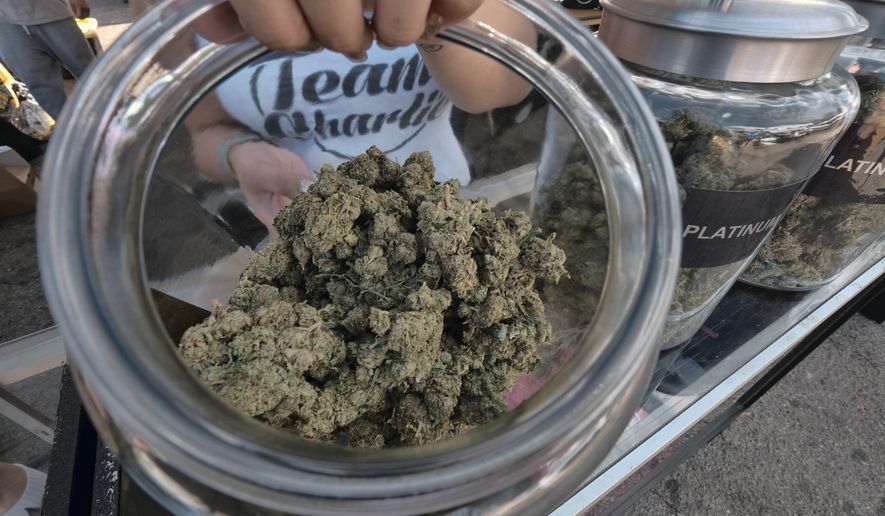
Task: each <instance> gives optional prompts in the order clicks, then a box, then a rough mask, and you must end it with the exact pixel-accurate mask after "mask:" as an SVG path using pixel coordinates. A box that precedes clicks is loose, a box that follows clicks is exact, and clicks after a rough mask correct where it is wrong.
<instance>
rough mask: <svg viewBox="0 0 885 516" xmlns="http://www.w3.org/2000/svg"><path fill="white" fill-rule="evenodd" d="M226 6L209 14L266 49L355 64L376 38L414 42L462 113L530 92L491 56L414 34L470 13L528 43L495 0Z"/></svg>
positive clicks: (526, 25)
mask: <svg viewBox="0 0 885 516" xmlns="http://www.w3.org/2000/svg"><path fill="white" fill-rule="evenodd" d="M229 5H230V7H229V8H228V7H226V9H232V12H229V14H228V15H227V16H218V17H217V19H219V20H221V19H223V18H224V19H227V20H228V22H227V23H234V24H239V25H240V26H241V28H242V30H245V31H246V32H248V33H249V34H251V35H252V36H254V37H255V38H256V39H258V40H259V41H260V42H262V43H263V44H264V45H265V46H267V47H268V48H271V49H273V50H298V49H303V48H305V47H313V46H316V45H317V44H319V45H321V46H323V47H325V48H327V49H329V50H333V51H336V52H340V53H342V54H345V55H347V56H349V57H351V58H352V59H355V60H358V61H359V60H364V59H365V57H366V51H367V50H368V48H369V47H370V46H371V45H372V42H373V40H376V39H377V41H378V43H379V44H381V45H384V46H388V47H401V46H407V45H411V44H415V43H418V44H419V46H420V47H421V49H422V50H421V52H422V54H423V55H424V58H425V62H426V63H427V67H428V69H429V70H430V72H431V74H432V75H433V78H434V79H435V80H436V81H437V82H438V83H439V84H440V86H441V87H442V89H443V91H444V92H445V93H446V95H447V96H448V97H449V98H450V99H452V101H453V102H454V103H455V105H457V106H458V107H460V108H462V109H464V110H466V111H471V112H482V111H487V110H489V109H492V108H496V107H502V106H508V105H512V104H515V103H517V102H519V101H520V100H522V99H523V98H525V96H526V95H528V93H529V92H530V91H531V86H529V84H528V83H527V82H526V81H525V80H523V79H521V78H519V76H517V75H516V74H515V73H513V72H511V71H509V70H508V69H507V68H506V67H504V66H503V65H500V64H498V63H496V62H495V61H493V60H492V59H491V58H488V57H485V56H483V55H481V54H479V53H477V52H474V51H472V50H468V49H465V48H462V47H459V46H457V45H454V44H450V43H444V42H442V41H441V40H438V39H436V38H432V37H431V38H429V39H422V36H424V35H425V34H426V33H427V32H428V31H429V32H435V31H438V30H440V29H442V28H443V27H447V26H451V25H454V24H456V23H458V22H460V21H461V20H464V19H466V18H468V17H472V18H473V19H475V20H478V21H485V22H487V23H489V24H490V25H492V26H493V27H495V29H497V30H499V31H501V32H504V33H506V34H508V35H510V36H512V37H514V38H516V39H518V40H520V41H522V42H523V43H526V44H528V45H530V46H532V47H534V46H535V45H536V42H537V35H536V33H535V30H534V27H533V26H532V24H531V22H529V21H528V20H526V19H525V18H523V17H522V16H520V15H518V14H516V13H515V12H514V11H513V10H512V9H510V8H509V7H506V6H504V5H503V4H501V3H499V2H497V1H490V2H485V3H484V2H483V0H375V1H374V2H372V1H364V0H335V1H334V2H330V1H328V0H230V4H229ZM367 9H369V10H372V11H373V15H372V20H371V23H370V22H369V21H367V20H366V19H365V18H364V14H363V13H364V12H365V11H366V10H367ZM239 28H240V27H237V29H239ZM217 29H218V27H217V26H216V27H213V30H217ZM230 30H231V31H232V32H236V30H234V29H233V28H230ZM221 32H224V31H221Z"/></svg>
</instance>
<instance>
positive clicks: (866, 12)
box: [844, 0, 885, 39]
mask: <svg viewBox="0 0 885 516" xmlns="http://www.w3.org/2000/svg"><path fill="white" fill-rule="evenodd" d="M844 1H845V3H846V4H848V5H850V6H851V7H853V8H854V10H855V11H857V13H858V14H860V15H861V16H863V17H864V18H866V19H867V21H868V22H870V28H869V29H867V31H866V32H865V33H864V34H866V35H867V36H870V37H873V38H876V39H885V0H844Z"/></svg>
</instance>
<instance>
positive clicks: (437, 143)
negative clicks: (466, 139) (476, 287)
mask: <svg viewBox="0 0 885 516" xmlns="http://www.w3.org/2000/svg"><path fill="white" fill-rule="evenodd" d="M217 92H218V96H219V98H220V99H221V103H222V105H223V106H224V108H225V109H226V110H227V111H228V113H230V115H231V116H233V117H234V118H235V119H237V120H239V121H240V122H241V123H243V124H244V125H246V126H247V127H249V128H250V129H251V130H253V131H255V132H256V133H258V134H260V135H262V136H263V137H264V138H267V139H268V140H270V141H272V142H274V143H275V144H277V145H279V146H281V147H285V148H287V149H289V150H291V151H293V152H295V153H296V154H298V155H299V156H301V158H302V159H303V160H304V161H305V162H306V163H307V165H308V166H309V167H310V168H311V170H314V171H316V170H319V168H320V167H321V166H322V165H323V164H325V163H330V164H332V165H333V166H337V165H338V164H340V163H342V162H344V161H346V160H348V159H351V158H352V157H354V156H357V155H359V154H361V153H363V152H365V150H366V149H367V148H369V147H370V146H372V145H376V146H377V147H379V148H380V149H381V150H382V151H384V152H385V153H386V154H387V156H388V157H389V158H391V159H394V160H396V161H398V162H400V163H402V162H403V161H405V159H406V158H408V157H409V155H410V154H411V153H413V152H416V151H424V150H427V151H430V152H431V153H432V154H433V159H434V163H435V164H436V169H437V173H436V179H437V180H439V181H445V180H447V179H458V180H460V181H461V184H464V185H466V184H467V183H469V181H470V175H469V169H468V165H467V160H466V158H465V157H464V153H463V151H462V150H461V146H460V145H459V144H458V141H457V139H456V138H455V135H454V133H453V132H452V126H451V122H450V116H451V112H452V103H451V101H449V99H448V98H446V97H445V95H444V94H443V92H442V91H441V90H440V88H439V85H438V84H437V83H436V81H434V80H433V78H431V76H430V73H429V72H428V70H427V68H426V67H425V66H424V62H423V60H422V59H421V55H420V54H419V53H418V51H417V49H416V48H415V47H414V46H409V47H403V48H398V49H395V50H384V49H381V48H379V47H378V46H377V45H373V46H372V48H371V49H369V51H368V60H367V61H366V62H365V63H355V62H353V61H350V60H349V59H347V58H346V57H344V56H343V55H341V54H338V53H334V52H329V51H321V52H317V53H314V54H309V55H294V54H293V55H283V56H279V55H275V56H273V57H272V58H271V59H267V60H264V61H260V62H256V63H252V64H250V65H249V66H248V67H246V68H245V69H243V70H241V71H240V72H238V73H236V74H234V75H233V76H232V77H230V78H229V79H227V80H226V81H224V82H223V83H222V84H221V85H220V86H219V87H218V89H217Z"/></svg>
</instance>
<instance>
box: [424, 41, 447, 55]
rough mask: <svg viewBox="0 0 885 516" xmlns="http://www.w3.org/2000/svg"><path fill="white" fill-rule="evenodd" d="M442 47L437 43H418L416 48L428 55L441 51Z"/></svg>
mask: <svg viewBox="0 0 885 516" xmlns="http://www.w3.org/2000/svg"><path fill="white" fill-rule="evenodd" d="M442 47H443V46H442V45H439V44H437V43H418V48H420V49H421V50H423V51H425V52H427V53H430V54H433V53H436V52H439V51H440V50H442Z"/></svg>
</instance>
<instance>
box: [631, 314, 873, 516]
mask: <svg viewBox="0 0 885 516" xmlns="http://www.w3.org/2000/svg"><path fill="white" fill-rule="evenodd" d="M883 370H885V327H883V326H882V325H879V324H876V323H874V322H872V321H870V320H869V319H866V318H864V317H862V316H859V315H856V316H854V317H853V318H851V319H850V320H849V321H848V322H846V323H845V325H843V326H842V327H841V328H840V329H839V330H838V331H837V332H836V333H835V334H833V335H832V336H831V337H830V338H829V339H827V341H825V342H824V343H823V344H821V346H820V347H819V348H818V349H817V350H815V351H814V352H813V353H811V355H809V356H808V357H807V358H806V359H805V360H804V361H803V362H802V363H801V364H799V365H798V366H797V367H796V369H794V370H793V371H792V372H790V374H789V375H787V376H786V377H785V378H784V379H783V380H782V381H781V382H780V383H779V384H777V385H776V386H774V387H773V388H772V389H771V390H770V391H769V392H768V393H767V394H765V396H763V397H762V398H761V399H760V400H759V401H758V402H757V403H756V404H755V405H753V407H751V409H750V410H749V411H748V412H746V413H745V414H744V415H743V416H741V417H739V418H738V419H737V420H736V421H734V423H732V425H731V426H730V427H729V428H727V429H726V430H725V431H724V432H723V433H722V434H720V435H719V437H717V438H715V439H714V440H713V441H711V442H710V444H709V445H708V446H707V447H706V448H705V449H704V450H703V451H701V452H699V453H698V454H697V455H695V456H694V457H692V458H691V459H689V460H688V461H687V462H686V463H685V464H683V465H682V466H680V467H679V468H678V469H677V470H676V472H675V473H674V474H672V475H671V476H670V477H668V478H667V479H665V480H664V481H663V482H661V483H660V484H659V485H658V486H657V487H656V488H654V489H653V490H652V491H651V492H650V493H648V494H647V495H646V496H645V497H643V498H642V499H640V500H639V501H638V502H637V503H636V504H635V505H634V506H633V508H632V509H631V510H630V511H629V512H628V513H627V514H629V515H631V516H643V515H677V514H697V515H705V514H777V515H781V514H783V515H791V514H796V515H800V514H801V515H804V514H849V515H852V514H858V515H885V383H883V379H882V371H883Z"/></svg>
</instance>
